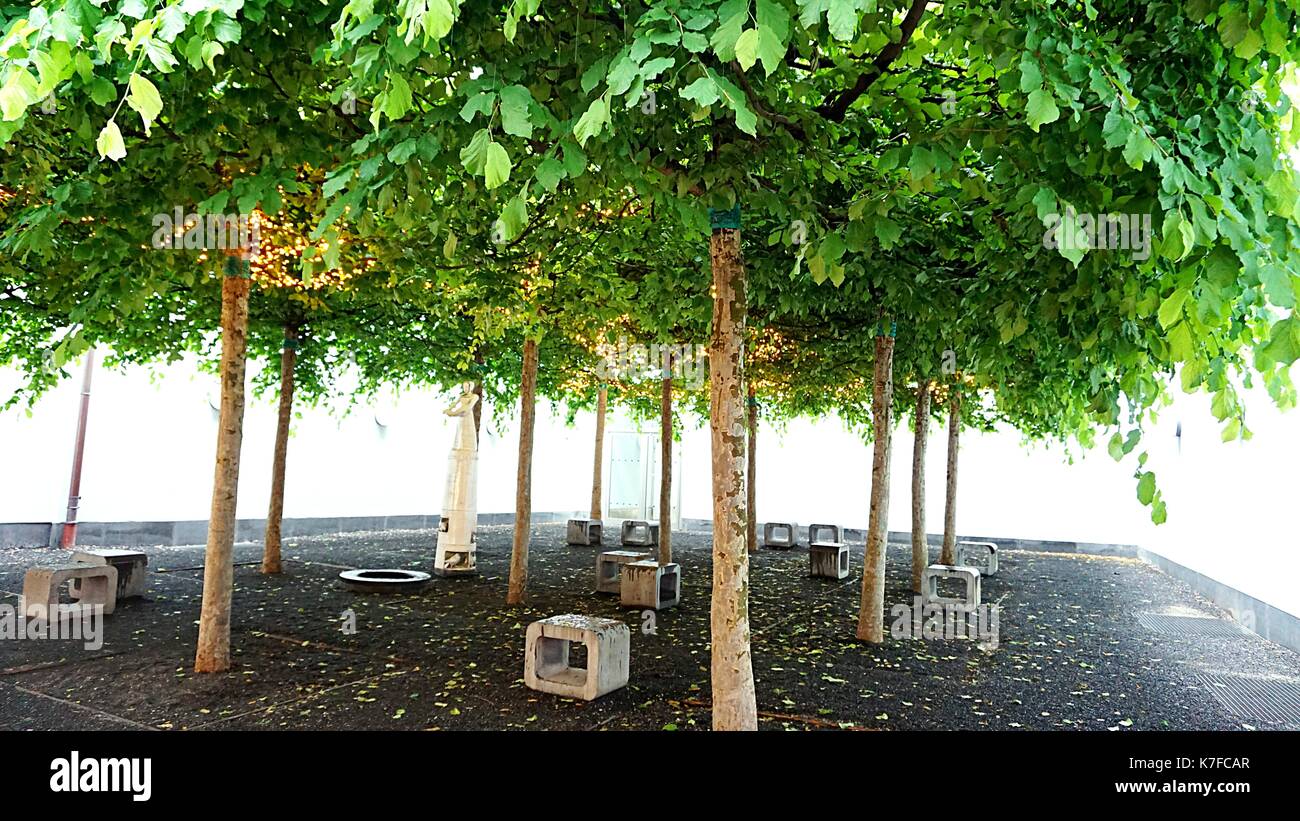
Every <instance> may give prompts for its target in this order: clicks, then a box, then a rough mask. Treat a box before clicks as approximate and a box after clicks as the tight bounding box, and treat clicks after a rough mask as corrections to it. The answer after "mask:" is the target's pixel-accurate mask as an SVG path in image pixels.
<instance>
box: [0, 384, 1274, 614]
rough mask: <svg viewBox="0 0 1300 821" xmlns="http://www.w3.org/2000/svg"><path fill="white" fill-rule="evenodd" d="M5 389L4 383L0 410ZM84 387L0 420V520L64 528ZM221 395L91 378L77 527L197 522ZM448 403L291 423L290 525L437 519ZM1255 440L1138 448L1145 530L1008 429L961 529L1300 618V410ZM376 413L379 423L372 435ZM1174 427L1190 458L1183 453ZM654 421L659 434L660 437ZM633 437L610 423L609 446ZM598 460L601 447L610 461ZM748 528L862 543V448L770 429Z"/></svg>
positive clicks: (544, 456)
mask: <svg viewBox="0 0 1300 821" xmlns="http://www.w3.org/2000/svg"><path fill="white" fill-rule="evenodd" d="M15 378H16V377H15V376H14V374H12V373H5V372H0V396H7V395H8V391H9V390H12V387H13V385H14V380H15ZM79 384H80V377H79V375H78V377H77V378H76V379H72V380H68V381H66V382H65V383H64V384H63V385H62V386H61V387H60V388H59V389H58V390H56V391H54V392H53V393H51V394H50V395H49V396H47V397H45V398H44V399H42V400H41V402H40V403H38V404H37V406H36V408H35V409H34V412H33V415H32V416H31V417H30V418H28V417H27V416H26V414H25V413H24V412H22V411H10V412H8V413H4V414H0V522H20V521H61V520H62V519H63V508H64V505H65V502H66V498H67V483H68V472H69V466H70V463H71V453H72V440H73V434H74V431H75V428H76V418H77V404H78V395H79ZM215 391H216V378H215V377H212V376H208V375H203V374H197V373H196V371H195V369H194V368H193V367H192V366H191V365H188V364H181V365H177V366H174V367H169V368H166V369H163V370H161V371H160V372H159V374H158V378H156V379H151V378H150V375H149V374H148V373H146V372H145V371H142V370H133V371H131V372H128V373H122V372H114V371H109V370H105V369H103V368H99V369H98V370H97V371H96V376H95V383H94V390H93V396H92V400H91V411H90V425H89V430H88V433H87V443H86V467H85V473H84V477H83V482H82V496H83V500H82V511H81V518H82V519H83V520H86V521H132V520H178V519H203V518H206V516H207V512H208V504H209V493H210V490H211V482H212V458H213V452H214V448H215V442H216V412H215V411H213V410H212V408H211V407H210V405H209V397H210V396H211V397H215V395H216V394H215ZM450 401H451V397H450V396H440V395H437V394H436V393H433V392H429V391H414V392H409V393H406V394H403V395H402V396H400V397H387V398H385V399H383V400H381V401H379V402H377V403H376V404H375V407H374V408H373V409H372V408H369V407H361V408H356V409H354V410H353V411H352V413H351V414H349V415H346V416H340V415H332V414H331V413H329V412H327V411H326V410H323V409H310V410H307V411H305V412H304V413H303V415H302V416H301V418H299V419H297V420H296V421H295V423H294V436H293V439H292V440H291V442H290V454H289V475H288V481H287V490H286V498H285V513H286V515H287V516H290V517H316V516H367V515H397V514H413V513H435V512H437V511H438V509H439V507H440V506H441V502H442V492H443V482H444V472H445V469H446V456H447V452H448V450H449V448H450V446H451V439H452V427H451V425H450V424H449V422H448V420H447V417H445V416H443V414H442V410H443V409H444V408H445V407H446V406H447V405H449V404H450ZM1246 406H1247V408H1248V410H1249V416H1248V419H1247V421H1248V423H1249V426H1250V427H1251V428H1252V429H1253V430H1254V432H1255V438H1254V439H1253V440H1252V441H1250V442H1244V443H1242V442H1236V443H1232V444H1223V443H1221V442H1220V441H1219V428H1218V425H1217V423H1216V422H1215V421H1214V419H1213V417H1212V416H1211V415H1210V413H1209V406H1208V399H1207V398H1206V397H1203V396H1190V397H1189V396H1183V395H1181V394H1180V395H1178V397H1177V399H1176V401H1175V404H1174V405H1173V406H1172V407H1171V408H1168V409H1166V410H1165V411H1164V412H1163V413H1162V417H1161V422H1160V424H1159V425H1158V426H1156V428H1155V429H1153V430H1152V431H1151V432H1150V433H1149V434H1148V438H1147V445H1148V446H1149V447H1150V448H1151V449H1152V457H1151V461H1150V463H1149V466H1150V467H1152V468H1153V469H1154V470H1155V471H1156V473H1157V476H1158V477H1159V481H1160V484H1161V487H1162V489H1163V491H1164V494H1165V498H1166V501H1167V503H1168V508H1169V522H1168V523H1167V524H1165V525H1163V526H1160V527H1156V526H1154V525H1152V524H1151V522H1150V518H1149V515H1148V511H1147V509H1146V508H1143V507H1142V506H1141V505H1140V504H1138V502H1137V499H1136V492H1135V491H1136V486H1135V483H1134V480H1133V478H1132V474H1133V462H1132V460H1127V461H1125V462H1124V463H1122V464H1120V463H1116V462H1114V461H1113V460H1112V459H1111V458H1110V456H1109V455H1107V453H1106V452H1105V449H1104V447H1099V448H1098V449H1096V450H1095V451H1092V452H1089V453H1087V454H1086V455H1084V456H1083V457H1082V458H1079V459H1077V460H1076V461H1075V462H1074V464H1067V462H1066V460H1065V455H1064V452H1063V451H1062V450H1061V449H1060V448H1049V447H1045V446H1035V447H1030V448H1026V447H1023V446H1022V445H1021V442H1020V437H1019V436H1018V435H1017V434H1016V433H1014V432H1012V431H1001V432H998V433H994V434H973V433H967V434H966V435H964V436H963V441H962V450H961V484H960V488H961V493H960V506H959V515H958V520H957V521H958V530H959V532H961V533H963V534H971V535H975V534H980V535H986V536H1005V537H1020V538H1031V539H1060V540H1068V541H1087V542H1111V543H1125V544H1139V545H1142V546H1144V547H1147V548H1149V549H1153V550H1156V551H1158V552H1160V553H1163V554H1164V555H1167V556H1169V557H1170V558H1172V559H1174V560H1175V561H1178V562H1180V563H1183V564H1186V565H1188V566H1190V567H1192V568H1194V569H1196V570H1199V571H1201V572H1203V573H1206V574H1208V575H1211V576H1213V577H1215V578H1217V579H1219V580H1220V581H1223V582H1224V583H1226V584H1229V585H1232V586H1234V587H1237V588H1238V589H1240V590H1242V591H1243V592H1246V593H1248V594H1251V595H1254V596H1256V597H1258V598H1261V599H1264V600H1265V601H1269V602H1270V603H1272V604H1274V605H1276V606H1279V607H1283V608H1285V609H1289V610H1291V611H1292V612H1295V613H1297V614H1300V572H1297V570H1296V563H1295V553H1296V548H1297V547H1298V546H1300V535H1297V525H1296V521H1297V520H1296V516H1295V506H1296V503H1297V501H1300V492H1298V490H1300V488H1298V486H1297V481H1296V466H1297V465H1300V413H1286V414H1283V413H1280V412H1279V411H1277V410H1276V409H1275V408H1274V407H1273V406H1272V404H1271V402H1270V400H1269V399H1268V397H1267V396H1266V395H1264V394H1263V393H1262V392H1255V393H1251V394H1248V395H1247V400H1246ZM375 410H377V411H378V412H379V414H380V418H382V419H384V420H385V421H386V422H387V423H388V424H387V427H386V428H380V427H379V426H378V425H376V423H375ZM506 416H507V417H508V418H506V419H503V420H494V419H493V418H492V415H491V413H490V409H489V414H488V415H487V416H485V418H484V438H483V441H482V444H481V447H480V456H479V458H480V462H479V509H480V511H482V512H485V513H495V512H508V511H510V510H513V508H514V487H515V479H514V477H515V462H516V456H517V450H516V447H517V439H516V437H517V428H516V426H515V424H514V420H513V417H514V413H513V409H512V410H511V412H509V413H508V414H506ZM1180 420H1181V421H1182V424H1183V436H1182V446H1181V451H1180V450H1179V448H1178V443H1177V440H1176V439H1175V437H1174V429H1175V425H1176V424H1177V422H1178V421H1180ZM651 424H653V423H651ZM634 427H635V426H634V425H633V424H632V423H630V422H628V420H627V419H626V418H624V417H623V416H622V415H620V414H617V413H614V414H612V415H611V419H610V423H609V426H608V429H609V430H610V431H611V432H612V431H614V430H630V429H633V428H634ZM274 431H275V408H274V406H273V405H272V404H271V403H270V402H268V401H261V402H256V401H254V402H250V405H249V409H248V415H247V419H246V424H245V438H244V449H243V470H242V478H241V483H240V498H239V515H240V516H241V517H246V518H259V517H262V516H264V515H265V513H266V498H267V492H268V486H269V477H270V461H271V444H272V439H273V436H274ZM591 435H592V419H591V417H590V415H583V416H580V417H579V419H578V422H577V424H576V426H575V427H573V428H569V427H566V426H565V425H564V424H563V417H562V416H560V415H558V414H552V413H551V409H550V407H549V406H548V405H545V404H543V405H542V406H540V407H539V408H538V424H537V440H536V450H535V455H534V463H533V465H534V466H533V478H534V483H533V509H534V510H536V511H573V510H585V509H586V507H587V502H588V499H589V495H590V481H591V477H590V471H591V447H592V442H591ZM930 440H931V446H930V451H929V459H928V462H927V478H928V486H929V494H928V495H929V501H928V505H927V530H928V531H929V532H931V533H938V532H941V531H942V529H943V481H944V471H945V459H946V455H945V445H946V439H945V436H944V432H943V430H942V428H940V427H937V426H936V427H935V428H933V429H932V430H931V433H930ZM709 448H710V441H709V435H708V430H707V428H706V427H704V426H703V425H701V424H697V423H694V422H690V423H688V427H687V430H685V431H684V432H683V434H682V447H681V457H680V460H679V464H680V473H679V480H678V481H679V484H680V487H681V489H682V490H681V515H682V516H683V517H684V518H694V519H710V518H711V517H712V497H711V492H710V453H709ZM607 450H608V448H607ZM911 450H912V436H911V432H910V430H908V429H906V428H899V429H898V430H897V431H896V433H895V438H894V449H893V476H894V485H893V492H892V494H891V498H890V512H889V527H890V529H891V530H898V531H905V530H908V529H910V523H911V513H910V473H911ZM758 454H759V466H758V469H759V485H758V507H759V518H760V519H762V520H768V519H792V520H795V521H798V522H800V523H802V524H808V523H809V522H813V521H818V522H827V523H837V524H842V525H845V526H850V527H859V528H860V527H864V526H865V525H866V522H867V499H868V491H869V480H870V479H869V477H870V459H871V453H870V449H869V446H868V445H867V444H865V443H864V442H863V441H862V440H860V439H859V438H857V437H856V436H855V435H853V434H852V433H850V432H849V431H848V430H846V429H845V428H844V426H843V425H842V424H840V423H839V422H838V421H837V420H835V419H824V420H819V421H816V422H814V421H811V420H798V421H795V422H792V423H790V424H789V426H788V427H787V428H786V429H785V430H782V431H778V430H774V429H772V428H771V427H769V426H767V425H764V426H763V427H762V429H761V431H760V439H759V444H758Z"/></svg>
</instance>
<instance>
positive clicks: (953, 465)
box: [939, 385, 961, 564]
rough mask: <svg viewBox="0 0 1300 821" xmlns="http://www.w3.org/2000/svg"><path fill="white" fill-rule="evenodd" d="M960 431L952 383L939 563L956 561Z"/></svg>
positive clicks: (957, 396) (957, 400)
mask: <svg viewBox="0 0 1300 821" xmlns="http://www.w3.org/2000/svg"><path fill="white" fill-rule="evenodd" d="M960 432H961V394H960V393H958V392H957V386H956V385H953V387H952V393H951V395H950V397H949V400H948V493H947V497H946V499H945V504H944V508H943V552H942V554H941V555H940V556H939V563H940V564H956V563H957V435H958V433H960Z"/></svg>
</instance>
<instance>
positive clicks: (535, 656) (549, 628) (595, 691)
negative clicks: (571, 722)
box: [524, 615, 631, 701]
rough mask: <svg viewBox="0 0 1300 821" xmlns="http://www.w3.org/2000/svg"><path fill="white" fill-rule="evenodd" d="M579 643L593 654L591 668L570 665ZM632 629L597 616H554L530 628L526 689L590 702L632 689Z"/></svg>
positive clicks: (589, 656) (590, 659) (525, 662)
mask: <svg viewBox="0 0 1300 821" xmlns="http://www.w3.org/2000/svg"><path fill="white" fill-rule="evenodd" d="M575 642H578V643H581V644H582V645H584V646H585V647H586V649H587V666H586V667H585V668H584V667H571V666H570V665H569V648H570V646H571V645H572V644H574V643H575ZM630 645H631V640H630V633H629V631H628V629H627V625H626V624H624V623H623V622H621V621H614V620H613V619H597V618H593V617H591V616H576V615H567V616H551V617H550V618H549V619H542V620H541V621H535V622H533V623H532V624H530V625H528V640H527V645H526V647H525V650H524V684H525V685H526V686H527V687H528V688H529V689H531V690H537V691H539V692H543V693H552V694H553V695H557V696H567V697H568V698H580V699H584V700H586V701H592V700H593V699H597V698H600V697H601V696H603V695H605V694H606V693H609V692H612V691H614V690H617V689H618V688H620V687H625V686H627V677H628V649H629V647H630Z"/></svg>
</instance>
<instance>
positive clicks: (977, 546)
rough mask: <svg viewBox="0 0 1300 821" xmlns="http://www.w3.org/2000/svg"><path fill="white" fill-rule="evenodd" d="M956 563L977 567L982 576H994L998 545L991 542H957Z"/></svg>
mask: <svg viewBox="0 0 1300 821" xmlns="http://www.w3.org/2000/svg"><path fill="white" fill-rule="evenodd" d="M957 564H959V565H961V566H962V567H974V568H977V569H978V570H979V572H980V575H983V576H996V575H997V574H998V546H997V545H995V544H994V543H993V542H957Z"/></svg>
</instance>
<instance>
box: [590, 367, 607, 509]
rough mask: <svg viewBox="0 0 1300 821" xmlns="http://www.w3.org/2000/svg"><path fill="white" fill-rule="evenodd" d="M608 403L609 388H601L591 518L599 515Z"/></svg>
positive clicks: (592, 461)
mask: <svg viewBox="0 0 1300 821" xmlns="http://www.w3.org/2000/svg"><path fill="white" fill-rule="evenodd" d="M608 403H609V390H608V389H607V388H601V389H600V396H599V397H598V398H597V399H596V452H595V457H594V458H593V459H592V460H591V518H593V519H599V518H600V517H601V500H602V498H603V496H604V492H603V491H604V485H603V481H604V480H603V477H602V475H601V471H602V470H604V467H605V411H606V409H607V407H608Z"/></svg>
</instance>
